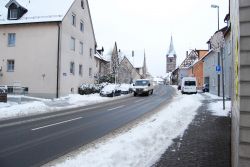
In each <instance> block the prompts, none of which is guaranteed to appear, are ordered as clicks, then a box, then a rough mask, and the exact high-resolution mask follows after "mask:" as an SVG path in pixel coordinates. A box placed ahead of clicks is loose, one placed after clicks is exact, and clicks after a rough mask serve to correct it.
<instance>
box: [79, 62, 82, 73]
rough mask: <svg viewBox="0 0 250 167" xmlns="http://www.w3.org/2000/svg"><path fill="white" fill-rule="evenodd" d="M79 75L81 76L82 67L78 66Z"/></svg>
mask: <svg viewBox="0 0 250 167" xmlns="http://www.w3.org/2000/svg"><path fill="white" fill-rule="evenodd" d="M79 75H80V76H82V65H81V64H79Z"/></svg>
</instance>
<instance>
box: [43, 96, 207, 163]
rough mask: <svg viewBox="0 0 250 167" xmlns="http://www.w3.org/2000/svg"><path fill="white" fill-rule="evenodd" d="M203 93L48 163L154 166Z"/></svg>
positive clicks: (178, 100)
mask: <svg viewBox="0 0 250 167" xmlns="http://www.w3.org/2000/svg"><path fill="white" fill-rule="evenodd" d="M203 99H204V98H203V96H202V95H200V94H197V95H181V94H180V93H179V94H178V95H177V96H176V97H175V98H174V100H173V102H172V103H170V104H169V105H167V106H165V108H164V109H162V110H161V111H159V112H157V113H156V114H154V115H152V116H151V117H150V118H147V119H145V120H144V121H142V122H140V123H139V124H138V125H136V126H135V127H134V128H132V129H130V130H128V131H126V132H124V133H121V134H118V135H116V136H113V137H110V138H109V139H108V140H100V141H99V142H98V143H94V146H93V145H92V146H91V147H87V148H85V147H83V148H80V150H78V151H77V153H76V154H72V153H71V154H69V155H66V156H64V157H62V158H60V159H59V160H55V161H53V162H51V163H49V164H47V165H45V166H55V167H76V166H88V167H103V166H109V167H138V166H145V167H150V166H152V165H153V164H154V163H155V162H156V161H157V160H158V159H159V158H160V156H161V155H162V154H163V153H164V151H165V150H166V149H167V148H168V146H170V145H171V144H172V142H173V141H172V140H173V139H174V138H176V137H178V136H182V135H183V133H184V131H185V129H187V127H188V125H189V124H190V122H191V121H192V120H193V119H194V117H195V115H196V110H197V109H198V108H199V107H200V106H201V104H202V103H201V101H202V100H203Z"/></svg>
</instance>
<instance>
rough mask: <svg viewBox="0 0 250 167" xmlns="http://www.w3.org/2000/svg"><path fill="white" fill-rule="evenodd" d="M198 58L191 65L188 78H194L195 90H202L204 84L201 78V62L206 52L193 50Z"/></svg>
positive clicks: (202, 77)
mask: <svg viewBox="0 0 250 167" xmlns="http://www.w3.org/2000/svg"><path fill="white" fill-rule="evenodd" d="M195 52H196V53H197V56H198V60H197V61H195V62H194V64H193V65H191V66H190V67H189V74H188V76H192V77H195V78H196V81H197V88H198V89H199V90H202V87H203V84H204V81H203V80H204V76H203V61H202V58H203V57H204V56H205V55H206V54H207V53H208V50H195Z"/></svg>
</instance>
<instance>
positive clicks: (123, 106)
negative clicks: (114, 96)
mask: <svg viewBox="0 0 250 167" xmlns="http://www.w3.org/2000/svg"><path fill="white" fill-rule="evenodd" d="M122 107H125V105H122V106H118V107H115V108H110V109H108V111H112V110H115V109H118V108H122Z"/></svg>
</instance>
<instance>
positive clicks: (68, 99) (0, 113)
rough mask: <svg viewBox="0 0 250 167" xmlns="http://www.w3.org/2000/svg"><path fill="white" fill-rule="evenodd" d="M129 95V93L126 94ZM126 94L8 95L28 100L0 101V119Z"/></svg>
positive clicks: (93, 102) (77, 105)
mask: <svg viewBox="0 0 250 167" xmlns="http://www.w3.org/2000/svg"><path fill="white" fill-rule="evenodd" d="M126 96H129V95H126ZM126 96H117V97H113V98H108V97H101V96H99V94H91V95H78V94H71V95H68V96H65V97H62V98H59V99H53V100H50V99H41V98H33V97H28V96H18V97H17V96H10V97H12V98H26V99H29V100H30V101H28V102H22V103H21V104H18V102H8V103H0V120H1V119H7V118H14V117H22V116H27V115H33V114H42V113H46V112H52V111H58V110H62V109H66V108H67V109H69V108H75V107H80V106H86V105H90V104H97V103H101V102H106V101H111V100H114V99H118V98H124V97H126Z"/></svg>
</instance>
